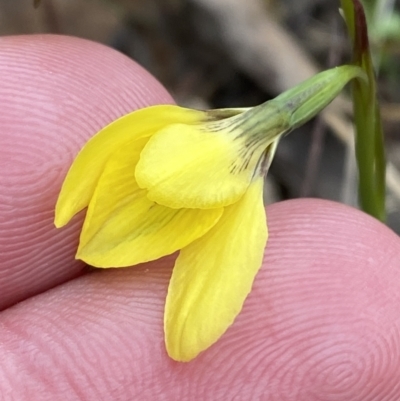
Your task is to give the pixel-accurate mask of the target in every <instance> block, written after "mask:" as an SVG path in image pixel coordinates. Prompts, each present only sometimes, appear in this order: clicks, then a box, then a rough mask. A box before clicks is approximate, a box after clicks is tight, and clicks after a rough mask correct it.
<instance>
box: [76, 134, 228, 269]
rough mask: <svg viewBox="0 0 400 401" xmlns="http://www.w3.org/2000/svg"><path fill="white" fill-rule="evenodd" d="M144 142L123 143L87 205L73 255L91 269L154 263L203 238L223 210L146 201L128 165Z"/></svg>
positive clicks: (133, 164)
mask: <svg viewBox="0 0 400 401" xmlns="http://www.w3.org/2000/svg"><path fill="white" fill-rule="evenodd" d="M146 142H147V139H141V140H138V141H135V142H133V143H128V144H125V146H124V148H122V149H120V150H118V151H117V152H115V153H114V154H113V155H112V156H111V157H110V158H109V160H108V162H107V164H106V167H105V169H104V172H103V174H102V175H101V177H100V179H99V182H98V185H97V188H96V190H95V193H94V195H93V198H92V200H91V202H90V204H89V207H88V212H87V215H86V220H85V223H84V226H83V229H82V233H81V239H80V245H79V249H78V253H77V257H78V258H79V259H82V260H84V261H85V262H87V263H89V264H90V265H93V266H97V267H123V266H131V265H135V264H137V263H141V262H147V261H149V260H154V259H158V258H160V257H162V256H164V255H169V254H171V253H173V252H175V251H177V250H178V249H181V248H182V247H185V246H186V245H188V244H189V243H191V242H192V241H194V240H195V239H197V238H199V237H200V236H202V235H204V234H205V233H206V232H207V231H208V230H209V229H210V228H211V227H213V226H214V225H215V224H216V223H217V221H218V220H219V218H220V217H221V215H222V212H223V209H222V208H220V209H210V210H200V209H179V210H177V209H170V208H167V207H165V206H160V205H157V204H155V203H154V202H152V201H150V200H149V199H148V198H147V196H146V193H147V192H146V190H143V189H140V188H139V187H138V185H137V183H136V181H135V175H134V167H135V164H136V163H137V161H138V159H139V154H140V151H141V149H142V148H143V146H144V145H145V143H146Z"/></svg>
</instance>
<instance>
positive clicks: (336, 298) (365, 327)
mask: <svg viewBox="0 0 400 401" xmlns="http://www.w3.org/2000/svg"><path fill="white" fill-rule="evenodd" d="M0 77H1V83H0V110H1V112H0V253H1V260H0V305H1V307H2V312H0V360H1V364H0V399H1V400H15V401H28V400H35V401H42V400H43V401H44V400H51V401H58V400H62V401H75V400H85V401H92V400H93V401H100V400H102V401H103V400H104V401H115V400H120V401H132V400H224V401H225V400H265V401H269V400H277V401H278V400H279V401H281V400H284V401H287V400H288V401H292V400H293V401H294V400H296V401H302V400H304V401H314V400H323V401H336V400H338V401H339V400H340V401H352V400H360V401H361V400H362V401H370V400H379V401H388V400H393V401H395V400H398V399H400V380H399V379H400V262H399V256H400V241H399V239H398V237H397V236H396V235H395V234H394V233H393V232H392V231H390V230H389V229H388V228H387V227H385V226H384V225H382V224H380V223H379V222H377V221H375V220H374V219H373V218H371V217H369V216H367V215H365V214H363V213H361V212H359V211H357V210H354V209H351V208H349V207H346V206H344V205H341V204H337V203H333V202H328V201H322V200H315V199H314V200H312V199H308V200H293V201H287V202H280V203H277V204H274V205H272V206H270V207H268V210H267V214H268V220H269V221H268V223H269V230H270V238H269V242H268V246H267V248H266V252H265V259H264V263H263V266H262V268H261V270H260V272H259V274H258V275H257V277H256V280H255V282H254V286H253V290H252V292H251V294H250V295H249V297H248V299H247V300H246V302H245V305H244V308H243V311H242V312H241V314H240V315H239V316H238V318H237V319H236V321H235V323H234V324H233V325H232V327H230V328H229V329H228V331H227V332H226V334H225V335H224V336H223V337H222V338H221V339H220V340H219V341H218V342H217V343H216V344H215V345H213V346H212V347H211V348H210V349H208V350H207V351H205V352H204V353H202V354H201V355H200V356H199V357H198V358H196V359H195V360H193V361H192V362H189V363H177V362H174V361H172V360H171V359H169V358H168V356H167V354H166V352H165V349H164V343H163V330H162V321H163V305H164V300H165V295H166V290H167V285H168V280H169V277H170V274H171V269H172V265H173V258H172V257H170V258H164V259H162V260H159V261H156V262H153V263H148V264H145V265H141V266H136V267H133V268H125V269H108V270H95V271H91V270H89V269H87V268H85V267H84V264H83V263H81V262H79V261H75V260H74V252H75V250H76V247H77V241H78V237H79V230H80V226H81V223H82V218H83V213H80V214H79V215H78V216H76V218H74V220H73V221H72V222H71V223H70V224H69V225H68V226H67V227H65V228H63V229H60V230H57V229H55V228H54V226H53V218H54V205H55V202H56V199H57V194H58V192H59V190H60V186H61V183H62V181H63V178H64V176H65V174H66V172H67V169H68V167H69V165H70V164H71V162H72V160H73V157H74V156H75V155H76V154H77V152H78V151H79V149H80V148H81V147H82V145H83V144H84V143H85V141H87V139H88V138H90V137H91V136H92V135H93V134H94V133H96V131H98V130H99V129H100V128H101V127H103V126H104V125H106V124H107V123H109V122H111V121H112V120H114V119H116V118H117V117H119V116H121V115H123V114H124V113H127V112H129V111H132V110H134V109H137V108H141V107H144V106H148V105H151V104H160V103H172V102H173V101H172V98H171V97H170V95H169V94H168V93H167V92H166V91H165V89H163V88H162V86H161V85H160V84H159V83H157V82H156V81H155V80H154V78H152V77H151V76H150V75H149V74H148V73H146V72H145V71H144V70H143V69H141V68H140V67H139V66H138V65H136V64H135V63H134V62H133V61H131V60H129V59H128V58H126V57H125V56H123V55H121V54H119V53H117V52H115V51H113V50H111V49H109V48H107V47H105V46H102V45H99V44H95V43H91V42H88V41H83V40H80V39H74V38H67V37H60V36H58V37H57V36H21V37H7V38H0ZM292 135H295V133H294V134H292Z"/></svg>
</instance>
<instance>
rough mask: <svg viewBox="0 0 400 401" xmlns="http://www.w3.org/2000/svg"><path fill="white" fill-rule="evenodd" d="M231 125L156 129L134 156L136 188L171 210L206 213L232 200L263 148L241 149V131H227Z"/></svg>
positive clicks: (247, 180) (243, 188) (240, 192)
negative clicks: (141, 149) (191, 210)
mask: <svg viewBox="0 0 400 401" xmlns="http://www.w3.org/2000/svg"><path fill="white" fill-rule="evenodd" d="M233 118H235V117H233ZM228 120H229V121H228ZM231 121H232V120H230V119H227V120H222V121H221V122H219V123H210V124H203V125H200V124H199V125H191V126H189V125H183V124H175V125H170V126H168V127H166V128H165V129H163V130H161V131H160V132H159V133H157V135H154V136H153V137H152V138H150V140H149V142H148V144H147V145H146V146H145V148H144V150H143V152H142V154H141V156H140V161H139V163H138V165H137V168H136V179H137V181H138V184H139V186H140V187H142V188H146V189H147V190H148V191H149V193H148V197H149V198H150V199H151V200H153V201H155V202H157V203H160V204H162V205H164V206H168V207H172V208H182V207H183V208H202V209H208V208H214V207H222V206H227V205H230V204H232V203H234V202H236V201H237V200H238V199H239V198H240V197H241V196H242V195H243V194H244V192H245V191H246V189H247V188H248V186H249V184H250V182H251V180H252V179H253V175H254V170H255V168H256V166H257V164H258V163H259V161H260V158H261V155H262V153H263V151H265V147H264V148H263V147H256V148H253V147H252V145H249V146H246V145H245V141H246V137H245V136H244V135H241V134H242V132H241V131H240V130H237V132H235V131H234V128H232V129H233V131H232V129H231V128H230V127H229V124H231Z"/></svg>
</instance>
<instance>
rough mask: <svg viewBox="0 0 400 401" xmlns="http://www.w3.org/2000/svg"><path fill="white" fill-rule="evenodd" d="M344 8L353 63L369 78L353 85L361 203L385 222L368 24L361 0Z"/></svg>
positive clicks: (383, 169)
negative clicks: (351, 44) (351, 45)
mask: <svg viewBox="0 0 400 401" xmlns="http://www.w3.org/2000/svg"><path fill="white" fill-rule="evenodd" d="M341 6H342V10H343V14H344V18H345V20H346V24H347V28H348V31H349V35H350V37H351V39H352V42H353V55H354V59H353V63H354V64H355V65H357V66H359V67H361V68H362V69H363V70H364V71H365V73H366V75H367V77H368V80H367V81H364V80H360V79H358V80H354V81H353V83H352V92H353V108H354V122H355V130H356V141H355V142H356V158H357V164H358V171H359V202H360V205H361V208H362V209H363V210H364V211H365V212H367V213H369V214H370V215H372V216H374V217H376V218H377V219H379V220H381V221H385V219H386V211H385V195H386V183H385V173H386V160H385V151H384V143H383V130H382V122H381V117H380V111H379V105H378V101H377V97H376V80H375V73H374V68H373V65H372V58H371V52H370V48H369V41H368V31H367V23H366V19H365V14H364V10H363V7H362V4H361V2H360V1H359V0H341Z"/></svg>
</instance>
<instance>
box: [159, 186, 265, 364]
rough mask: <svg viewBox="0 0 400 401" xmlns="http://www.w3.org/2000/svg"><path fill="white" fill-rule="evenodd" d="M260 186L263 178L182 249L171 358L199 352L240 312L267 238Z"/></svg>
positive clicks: (170, 298)
mask: <svg viewBox="0 0 400 401" xmlns="http://www.w3.org/2000/svg"><path fill="white" fill-rule="evenodd" d="M262 187H263V180H262V178H260V179H258V180H257V181H255V182H254V183H253V184H251V185H250V187H249V189H248V191H247V192H246V194H245V195H244V196H243V197H242V199H241V200H240V201H239V202H237V203H235V204H234V205H232V206H229V207H227V208H226V209H225V211H224V214H223V215H222V217H221V219H220V220H219V222H218V224H216V225H215V227H213V228H212V229H211V230H210V231H209V232H208V233H207V234H206V235H204V236H203V237H202V238H200V239H198V240H197V241H195V242H193V243H192V244H190V245H188V246H187V247H186V248H184V249H183V250H182V251H181V253H180V255H179V257H178V259H177V261H176V264H175V268H174V270H173V273H172V278H171V282H170V285H169V289H168V295H167V301H166V306H165V318H164V329H165V338H166V340H165V341H166V347H167V351H168V354H169V355H170V356H171V358H173V359H175V360H177V361H189V360H191V359H193V358H195V357H196V356H197V355H198V354H199V353H200V352H201V351H203V350H205V349H206V348H207V347H209V346H210V345H211V344H213V343H214V342H215V341H217V340H218V338H219V337H220V336H221V335H222V334H223V333H224V332H225V330H226V329H227V328H228V327H229V325H230V324H232V322H233V320H234V319H235V317H236V316H237V315H238V313H239V312H240V310H241V308H242V305H243V302H244V300H245V298H246V296H247V294H248V293H249V292H250V290H251V286H252V283H253V280H254V277H255V275H256V273H257V271H258V270H259V268H260V266H261V263H262V258H263V254H264V247H265V244H266V240H267V226H266V223H265V221H266V220H265V210H264V206H263V203H262Z"/></svg>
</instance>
